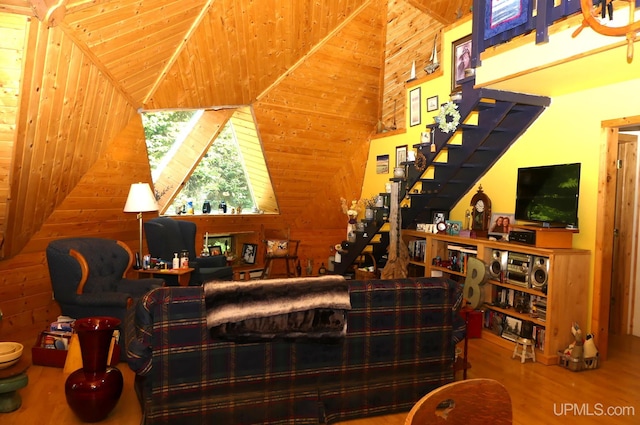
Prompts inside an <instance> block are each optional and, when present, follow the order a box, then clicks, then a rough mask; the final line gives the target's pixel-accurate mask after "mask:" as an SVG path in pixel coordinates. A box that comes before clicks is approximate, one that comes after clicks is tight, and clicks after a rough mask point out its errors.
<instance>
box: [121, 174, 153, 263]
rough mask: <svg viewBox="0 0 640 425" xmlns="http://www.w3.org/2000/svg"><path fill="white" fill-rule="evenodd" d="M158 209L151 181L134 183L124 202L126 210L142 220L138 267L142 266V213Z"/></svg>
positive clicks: (137, 255) (137, 256)
mask: <svg viewBox="0 0 640 425" xmlns="http://www.w3.org/2000/svg"><path fill="white" fill-rule="evenodd" d="M149 211H158V203H157V202H156V197H155V196H154V195H153V192H152V191H151V186H149V183H133V184H132V185H131V188H130V189H129V196H128V197H127V202H126V203H125V204H124V212H134V213H136V214H137V216H136V217H137V218H138V221H139V222H140V235H139V237H140V251H138V252H137V253H136V264H135V266H136V268H138V269H139V268H140V255H141V254H142V213H143V212H149Z"/></svg>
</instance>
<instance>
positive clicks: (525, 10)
mask: <svg viewBox="0 0 640 425" xmlns="http://www.w3.org/2000/svg"><path fill="white" fill-rule="evenodd" d="M528 19H529V5H528V1H526V0H485V12H484V39H485V40H488V39H490V38H491V37H494V36H496V35H498V34H500V33H502V32H505V31H508V30H510V29H513V28H515V27H517V26H519V25H522V24H525V23H526V22H527V20H528Z"/></svg>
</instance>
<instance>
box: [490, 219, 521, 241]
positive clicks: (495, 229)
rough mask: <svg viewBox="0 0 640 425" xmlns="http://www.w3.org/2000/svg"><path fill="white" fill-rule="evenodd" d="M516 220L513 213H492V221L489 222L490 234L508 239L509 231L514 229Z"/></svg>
mask: <svg viewBox="0 0 640 425" xmlns="http://www.w3.org/2000/svg"><path fill="white" fill-rule="evenodd" d="M505 220H506V221H505ZM515 222H516V218H515V215H514V214H513V213H501V212H494V213H492V214H491V221H490V222H489V236H494V237H496V238H497V239H507V237H508V236H509V231H511V230H512V229H513V225H514V224H515ZM505 223H506V224H505Z"/></svg>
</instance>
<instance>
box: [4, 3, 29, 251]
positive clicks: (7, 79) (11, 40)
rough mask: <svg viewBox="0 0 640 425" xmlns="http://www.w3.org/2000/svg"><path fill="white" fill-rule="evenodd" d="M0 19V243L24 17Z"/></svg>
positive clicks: (5, 207) (19, 73) (25, 28)
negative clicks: (0, 41)
mask: <svg viewBox="0 0 640 425" xmlns="http://www.w3.org/2000/svg"><path fill="white" fill-rule="evenodd" d="M0 19H1V22H2V23H1V24H0V40H2V43H0V64H2V66H0V87H1V88H2V90H1V91H0V230H2V233H1V235H0V241H1V242H0V243H4V233H5V232H4V229H5V228H6V218H7V217H6V213H7V202H8V199H9V189H10V185H9V181H10V180H9V178H10V176H11V161H12V158H13V146H14V136H15V129H16V122H17V120H18V108H19V93H20V76H21V74H22V59H23V58H24V50H25V36H26V35H25V34H26V30H27V26H26V22H27V18H26V17H24V16H20V15H10V14H0Z"/></svg>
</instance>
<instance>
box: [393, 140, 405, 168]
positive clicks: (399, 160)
mask: <svg viewBox="0 0 640 425" xmlns="http://www.w3.org/2000/svg"><path fill="white" fill-rule="evenodd" d="M403 162H407V145H403V146H396V167H403V166H404V164H403Z"/></svg>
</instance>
